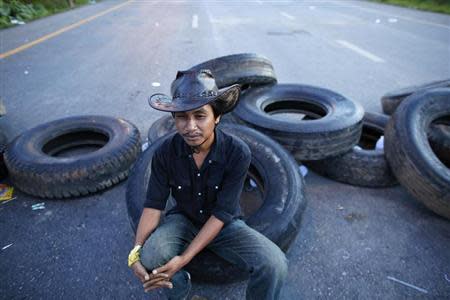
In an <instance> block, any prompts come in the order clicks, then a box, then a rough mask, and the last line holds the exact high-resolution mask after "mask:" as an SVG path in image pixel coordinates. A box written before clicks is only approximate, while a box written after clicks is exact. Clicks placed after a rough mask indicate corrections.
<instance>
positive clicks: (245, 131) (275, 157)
mask: <svg viewBox="0 0 450 300" xmlns="http://www.w3.org/2000/svg"><path fill="white" fill-rule="evenodd" d="M165 120H167V121H168V122H170V121H172V122H173V120H172V118H170V117H166V118H165ZM166 127H170V126H166ZM221 128H222V129H223V130H224V131H225V132H227V133H229V134H232V135H235V136H237V137H239V138H241V139H242V140H243V141H244V142H246V143H247V145H248V146H249V147H250V149H251V151H252V162H251V165H250V168H249V174H248V177H247V178H252V180H254V181H256V182H257V183H258V185H259V186H260V187H262V190H263V192H262V193H261V194H262V198H263V199H262V204H261V206H259V207H258V208H256V209H254V208H253V209H252V210H250V213H248V214H245V213H244V219H245V221H246V223H247V224H248V225H249V226H251V227H252V228H254V229H256V230H258V231H259V232H261V233H262V234H264V235H265V236H266V237H268V238H269V239H270V240H272V241H273V242H275V243H276V244H277V245H278V246H279V247H280V248H281V249H282V250H284V251H286V250H287V249H288V248H289V246H290V245H291V243H292V242H293V241H294V239H295V237H296V236H297V234H298V231H299V229H300V223H301V219H302V218H301V216H302V214H303V211H304V209H305V206H306V198H305V195H304V182H303V178H302V177H301V175H300V174H299V172H298V168H297V164H296V162H295V160H294V159H293V158H292V156H291V155H290V154H289V153H288V152H286V151H285V150H284V149H283V147H281V146H280V145H279V144H278V143H276V142H275V141H273V140H272V139H270V138H269V137H267V136H265V135H263V134H261V133H259V132H257V131H255V130H253V129H251V128H247V127H244V126H240V125H233V124H222V125H221ZM171 137H172V135H170V134H169V135H165V136H163V137H162V138H161V139H159V140H156V141H155V142H154V143H152V144H151V145H150V147H149V148H148V149H147V150H146V151H145V152H144V153H143V154H142V155H141V157H140V158H139V160H138V162H137V163H136V164H135V166H134V168H133V170H132V172H131V175H130V178H129V180H128V185H127V191H126V200H127V208H128V214H129V218H130V223H131V227H132V228H133V230H134V231H136V228H137V225H138V222H139V218H140V215H141V213H142V209H143V204H144V201H145V197H146V193H147V187H148V182H149V178H150V172H151V169H150V168H151V167H150V166H151V159H152V156H153V153H154V151H155V150H156V149H157V148H158V147H159V145H160V144H161V143H163V142H164V141H165V140H166V139H168V138H171ZM243 194H244V193H243ZM250 200H251V199H250ZM245 201H246V199H245V198H243V196H241V207H245V206H246V205H243V202H245ZM243 211H244V212H245V211H246V210H245V209H243ZM188 270H189V271H190V272H191V274H192V275H193V279H194V280H196V281H200V282H211V283H224V282H235V281H240V280H243V279H245V278H247V274H246V273H245V272H243V271H242V270H241V269H239V268H238V266H234V265H232V264H230V263H228V262H226V261H225V260H223V259H222V258H220V257H218V256H217V255H215V254H214V253H212V252H211V251H209V250H205V251H202V252H201V253H199V254H198V255H197V256H196V257H195V258H194V260H193V261H192V262H191V263H190V264H189V265H188Z"/></svg>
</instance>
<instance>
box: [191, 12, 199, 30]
mask: <svg viewBox="0 0 450 300" xmlns="http://www.w3.org/2000/svg"><path fill="white" fill-rule="evenodd" d="M192 28H198V16H197V15H193V16H192Z"/></svg>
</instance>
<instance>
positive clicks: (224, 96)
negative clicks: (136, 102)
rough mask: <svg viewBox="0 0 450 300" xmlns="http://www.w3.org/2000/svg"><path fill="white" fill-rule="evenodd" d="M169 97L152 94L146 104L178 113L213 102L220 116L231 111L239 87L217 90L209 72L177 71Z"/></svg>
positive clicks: (233, 86)
mask: <svg viewBox="0 0 450 300" xmlns="http://www.w3.org/2000/svg"><path fill="white" fill-rule="evenodd" d="M170 90H171V94H172V96H173V97H169V96H167V95H165V94H159V93H158V94H153V95H152V96H150V98H149V100H148V103H149V104H150V106H151V107H153V108H154V109H157V110H161V111H168V112H180V111H189V110H193V109H197V108H199V107H202V106H203V105H206V104H208V103H210V102H213V101H220V102H221V104H222V105H221V107H223V109H222V111H221V112H220V113H221V114H225V113H227V112H229V111H231V110H232V109H233V108H234V106H235V105H236V103H237V100H238V99H239V93H240V86H239V84H234V85H232V86H230V87H226V88H222V89H218V88H217V85H216V81H215V79H214V76H213V75H212V73H211V71H210V70H199V71H193V70H191V71H189V70H188V71H178V73H177V76H176V78H175V80H174V81H173V82H172V85H171V88H170Z"/></svg>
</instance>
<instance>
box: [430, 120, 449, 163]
mask: <svg viewBox="0 0 450 300" xmlns="http://www.w3.org/2000/svg"><path fill="white" fill-rule="evenodd" d="M428 141H429V142H430V145H431V148H432V149H433V151H434V153H435V154H436V156H437V157H438V158H439V159H440V160H441V161H442V162H443V163H444V165H446V166H447V168H450V119H449V120H448V121H447V122H446V124H431V130H430V131H429V133H428Z"/></svg>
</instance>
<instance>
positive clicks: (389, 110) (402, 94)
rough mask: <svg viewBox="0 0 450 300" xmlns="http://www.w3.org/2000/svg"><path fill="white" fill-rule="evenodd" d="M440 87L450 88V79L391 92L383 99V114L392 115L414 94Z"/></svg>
mask: <svg viewBox="0 0 450 300" xmlns="http://www.w3.org/2000/svg"><path fill="white" fill-rule="evenodd" d="M440 87H450V79H445V80H439V81H432V82H429V83H425V84H421V85H413V86H408V87H405V88H402V89H398V90H395V91H392V92H389V93H387V94H385V95H384V96H383V97H381V107H382V108H383V112H384V113H385V114H387V115H391V114H393V113H394V112H395V110H396V109H397V107H398V106H399V105H400V103H401V102H402V101H403V99H405V98H406V97H408V96H410V95H412V94H413V93H417V92H422V91H425V90H429V89H433V88H440Z"/></svg>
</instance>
